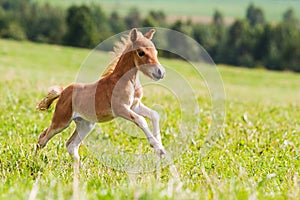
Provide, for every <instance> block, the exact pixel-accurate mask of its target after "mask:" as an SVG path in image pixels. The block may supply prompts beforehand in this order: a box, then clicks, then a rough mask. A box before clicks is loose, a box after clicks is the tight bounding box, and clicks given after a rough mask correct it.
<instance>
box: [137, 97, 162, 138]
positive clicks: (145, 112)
mask: <svg viewBox="0 0 300 200" xmlns="http://www.w3.org/2000/svg"><path fill="white" fill-rule="evenodd" d="M132 110H133V111H134V112H136V113H137V114H139V115H142V116H144V117H147V118H149V119H150V120H151V122H152V127H153V135H154V137H155V138H156V139H157V140H158V142H159V143H160V144H162V142H161V136H160V128H159V114H158V113H157V112H156V111H155V110H151V109H150V108H148V107H147V106H145V105H144V104H143V103H142V102H140V101H139V102H138V103H137V104H136V105H134V106H133V107H132Z"/></svg>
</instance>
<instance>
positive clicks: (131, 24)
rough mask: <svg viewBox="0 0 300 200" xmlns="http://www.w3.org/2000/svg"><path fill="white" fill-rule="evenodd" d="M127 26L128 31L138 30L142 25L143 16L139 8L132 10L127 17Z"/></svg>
mask: <svg viewBox="0 0 300 200" xmlns="http://www.w3.org/2000/svg"><path fill="white" fill-rule="evenodd" d="M124 20H125V24H126V26H127V28H128V29H131V28H137V27H140V26H141V25H142V19H141V14H140V12H139V10H138V9H137V8H135V7H134V8H131V9H130V10H129V13H128V14H127V16H125V19H124Z"/></svg>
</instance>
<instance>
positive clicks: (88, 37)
mask: <svg viewBox="0 0 300 200" xmlns="http://www.w3.org/2000/svg"><path fill="white" fill-rule="evenodd" d="M66 21H67V33H66V35H65V43H66V44H67V45H71V46H78V47H93V46H94V45H95V44H96V39H95V35H96V30H97V27H96V24H95V22H94V21H93V16H92V13H91V11H90V9H89V8H88V7H87V6H84V5H83V6H71V7H70V8H69V9H68V14H67V20H66Z"/></svg>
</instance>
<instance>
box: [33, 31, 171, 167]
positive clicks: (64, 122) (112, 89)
mask: <svg viewBox="0 0 300 200" xmlns="http://www.w3.org/2000/svg"><path fill="white" fill-rule="evenodd" d="M154 33H155V30H154V29H152V30H150V31H149V32H148V33H146V34H144V35H143V34H142V33H141V32H139V31H138V30H137V29H132V30H131V31H130V33H129V35H128V36H127V37H126V38H127V39H124V38H123V39H122V42H121V43H118V45H117V47H119V51H120V49H121V50H122V51H121V52H119V55H117V57H116V60H115V61H114V62H113V63H112V64H111V65H110V66H109V67H108V69H107V70H106V72H105V73H104V76H102V78H101V79H100V80H98V81H97V82H95V83H92V84H71V85H69V86H68V87H66V88H65V89H63V88H62V87H59V86H55V87H52V90H51V91H50V92H49V93H48V94H47V96H46V97H45V98H44V99H43V100H42V101H41V102H40V103H39V105H38V106H37V109H38V110H46V109H48V108H49V107H50V105H51V103H52V102H53V101H54V100H55V99H57V98H58V102H57V104H56V108H55V111H54V115H53V118H52V122H51V125H50V126H49V127H48V128H47V129H46V130H45V131H44V132H43V133H42V134H41V135H40V137H39V140H38V144H37V150H38V149H41V148H43V147H45V146H46V144H47V142H48V141H49V140H50V139H51V138H52V137H53V136H54V135H56V134H57V133H59V132H61V131H62V130H64V129H65V128H67V127H68V126H69V125H70V123H71V122H72V121H74V122H75V124H76V129H75V131H74V133H73V135H72V136H71V137H70V139H69V140H68V141H67V143H66V147H67V149H68V152H69V153H70V155H71V156H72V157H73V159H74V160H75V161H78V162H79V160H80V157H79V154H78V148H79V145H80V143H81V142H82V141H83V139H84V138H85V137H86V136H87V135H88V134H89V133H90V132H91V130H92V129H93V128H94V126H95V123H97V122H106V121H109V120H112V119H113V118H115V117H122V118H124V119H126V120H129V121H132V122H134V123H135V124H136V125H137V126H138V127H140V128H141V129H142V130H143V132H144V133H145V135H146V137H147V139H148V141H149V143H150V145H151V146H152V147H153V148H154V149H155V151H156V152H157V154H158V155H159V156H163V155H164V154H165V150H164V147H163V145H162V142H161V136H160V128H159V115H158V113H157V112H156V111H154V110H151V109H150V108H148V107H147V106H145V105H144V104H143V103H142V102H141V99H142V96H143V88H142V86H141V84H140V82H139V77H138V71H141V72H142V73H143V74H145V75H146V76H148V77H150V78H151V79H153V80H155V81H157V80H159V79H162V78H163V77H164V75H165V69H164V68H163V67H162V65H161V64H160V63H159V61H158V59H157V50H156V48H155V46H154V44H153V43H152V41H151V39H152V37H153V34H154ZM120 44H122V45H120ZM120 46H122V48H120ZM144 117H146V118H149V119H151V121H152V126H153V134H152V133H151V131H150V129H149V128H148V124H147V122H146V120H145V118H144Z"/></svg>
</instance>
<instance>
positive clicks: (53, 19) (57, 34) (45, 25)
mask: <svg viewBox="0 0 300 200" xmlns="http://www.w3.org/2000/svg"><path fill="white" fill-rule="evenodd" d="M23 20H24V22H23V24H24V25H25V31H26V34H27V36H28V39H30V40H32V41H37V42H46V43H56V44H61V43H62V39H63V36H64V34H65V31H66V25H65V12H64V11H63V10H62V9H60V8H56V7H52V6H50V5H49V4H44V5H38V4H33V5H32V6H31V8H30V12H26V13H25V14H24V19H23Z"/></svg>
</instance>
